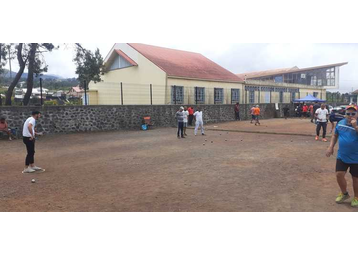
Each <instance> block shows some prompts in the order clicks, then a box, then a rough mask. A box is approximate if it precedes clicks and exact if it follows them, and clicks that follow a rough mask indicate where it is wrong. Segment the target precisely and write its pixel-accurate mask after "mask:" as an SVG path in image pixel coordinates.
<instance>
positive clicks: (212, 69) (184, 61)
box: [129, 43, 243, 82]
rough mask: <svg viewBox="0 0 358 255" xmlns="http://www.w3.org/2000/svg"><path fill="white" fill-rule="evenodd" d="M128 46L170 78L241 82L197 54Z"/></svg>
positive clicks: (136, 45) (144, 46)
mask: <svg viewBox="0 0 358 255" xmlns="http://www.w3.org/2000/svg"><path fill="white" fill-rule="evenodd" d="M129 45H130V46H131V47H132V48H134V49H135V50H136V51H138V52H139V53H140V54H142V55H143V56H144V57H146V58H147V59H148V60H149V61H151V62H152V63H154V64H155V65H157V66H158V67H159V68H161V69H162V70H163V71H164V72H166V73H167V75H168V76H171V77H181V78H190V79H202V80H215V81H228V82H240V81H243V79H241V78H239V77H237V76H236V75H235V74H233V73H231V72H230V71H228V70H226V69H225V68H223V67H221V66H219V65H218V64H216V63H214V62H213V61H211V60H209V59H207V58H206V57H204V56H203V55H201V54H199V53H194V52H188V51H181V50H174V49H168V48H162V47H158V46H152V45H146V44H140V43H129Z"/></svg>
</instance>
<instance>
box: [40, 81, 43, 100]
mask: <svg viewBox="0 0 358 255" xmlns="http://www.w3.org/2000/svg"><path fill="white" fill-rule="evenodd" d="M40 96H41V101H40V102H41V106H42V105H43V99H42V78H40Z"/></svg>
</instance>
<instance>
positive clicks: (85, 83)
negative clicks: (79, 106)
mask: <svg viewBox="0 0 358 255" xmlns="http://www.w3.org/2000/svg"><path fill="white" fill-rule="evenodd" d="M84 86H85V106H87V81H86V80H85V81H84Z"/></svg>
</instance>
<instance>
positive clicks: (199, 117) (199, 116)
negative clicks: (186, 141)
mask: <svg viewBox="0 0 358 255" xmlns="http://www.w3.org/2000/svg"><path fill="white" fill-rule="evenodd" d="M194 120H195V131H194V134H195V136H196V135H197V134H198V129H199V126H200V127H201V134H202V135H205V130H204V122H203V112H202V111H201V110H200V109H198V110H197V111H196V112H195V113H194Z"/></svg>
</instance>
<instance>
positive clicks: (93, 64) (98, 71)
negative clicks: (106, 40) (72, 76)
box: [73, 43, 104, 104]
mask: <svg viewBox="0 0 358 255" xmlns="http://www.w3.org/2000/svg"><path fill="white" fill-rule="evenodd" d="M75 45H76V57H75V58H74V59H73V61H74V62H75V64H76V67H77V68H76V74H78V78H77V79H78V80H79V81H80V86H81V87H82V88H84V89H85V94H86V91H87V89H88V84H89V83H90V82H91V81H93V82H94V83H97V82H101V81H102V80H101V75H103V68H104V64H103V62H104V61H103V58H102V55H101V53H100V51H99V49H98V48H97V50H96V51H95V52H94V53H93V52H92V51H90V50H87V49H85V48H83V46H82V45H81V44H80V43H76V44H75ZM85 96H86V95H85ZM85 100H86V101H87V98H86V97H85ZM86 104H87V102H86Z"/></svg>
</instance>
